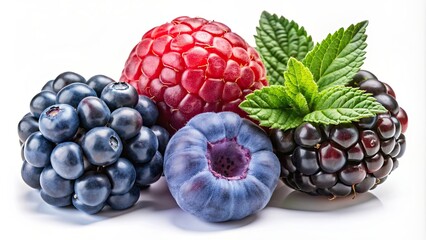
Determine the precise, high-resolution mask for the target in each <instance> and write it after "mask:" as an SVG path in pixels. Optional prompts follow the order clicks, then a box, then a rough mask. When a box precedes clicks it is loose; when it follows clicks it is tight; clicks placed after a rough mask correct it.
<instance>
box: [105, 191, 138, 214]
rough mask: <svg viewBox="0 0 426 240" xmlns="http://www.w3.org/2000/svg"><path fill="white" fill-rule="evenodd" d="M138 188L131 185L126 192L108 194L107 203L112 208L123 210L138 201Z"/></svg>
mask: <svg viewBox="0 0 426 240" xmlns="http://www.w3.org/2000/svg"><path fill="white" fill-rule="evenodd" d="M139 196H140V189H139V188H138V187H133V188H132V189H130V190H129V191H128V192H126V193H123V194H118V195H114V194H113V195H110V196H109V197H108V199H107V204H108V205H109V206H110V207H111V208H112V209H114V210H124V209H128V208H130V207H132V206H133V205H135V203H136V202H137V201H138V199H139Z"/></svg>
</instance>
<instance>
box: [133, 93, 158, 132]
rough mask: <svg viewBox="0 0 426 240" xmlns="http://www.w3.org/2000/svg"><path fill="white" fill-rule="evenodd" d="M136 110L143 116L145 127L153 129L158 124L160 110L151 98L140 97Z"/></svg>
mask: <svg viewBox="0 0 426 240" xmlns="http://www.w3.org/2000/svg"><path fill="white" fill-rule="evenodd" d="M135 109H136V110H137V111H138V112H139V113H140V114H141V116H142V119H143V125H144V126H147V127H151V126H152V125H154V124H155V123H156V122H157V119H158V115H159V112H158V108H157V105H155V103H154V102H153V101H152V100H151V99H150V98H149V97H147V96H144V95H140V96H139V99H138V103H137V104H136V106H135Z"/></svg>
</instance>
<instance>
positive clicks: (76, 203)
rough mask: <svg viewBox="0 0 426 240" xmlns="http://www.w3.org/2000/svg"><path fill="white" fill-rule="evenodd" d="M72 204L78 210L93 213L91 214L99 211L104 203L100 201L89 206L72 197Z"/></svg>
mask: <svg viewBox="0 0 426 240" xmlns="http://www.w3.org/2000/svg"><path fill="white" fill-rule="evenodd" d="M72 205H73V206H74V207H75V208H76V209H78V210H80V211H82V212H84V213H86V214H90V215H93V214H96V213H98V212H100V211H101V210H102V209H103V208H104V206H105V203H103V202H102V203H100V204H98V205H96V206H89V205H86V204H84V203H82V202H81V201H80V200H79V199H77V198H74V197H73V198H72Z"/></svg>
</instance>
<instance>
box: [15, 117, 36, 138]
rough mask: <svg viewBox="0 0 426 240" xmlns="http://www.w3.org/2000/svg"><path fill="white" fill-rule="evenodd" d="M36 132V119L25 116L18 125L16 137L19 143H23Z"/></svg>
mask: <svg viewBox="0 0 426 240" xmlns="http://www.w3.org/2000/svg"><path fill="white" fill-rule="evenodd" d="M38 131H39V129H38V119H37V118H35V117H33V116H32V115H31V114H30V115H25V116H24V117H23V118H22V119H21V120H20V121H19V123H18V136H19V140H20V141H21V142H25V140H27V138H28V137H29V136H30V135H31V134H33V133H35V132H38Z"/></svg>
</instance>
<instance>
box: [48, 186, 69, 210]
mask: <svg viewBox="0 0 426 240" xmlns="http://www.w3.org/2000/svg"><path fill="white" fill-rule="evenodd" d="M40 197H41V198H42V199H43V201H44V202H45V203H47V204H49V205H52V206H55V207H66V206H69V205H71V202H72V194H70V195H68V196H65V197H59V198H55V197H52V196H50V195H49V194H47V193H46V192H45V191H44V190H41V191H40Z"/></svg>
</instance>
